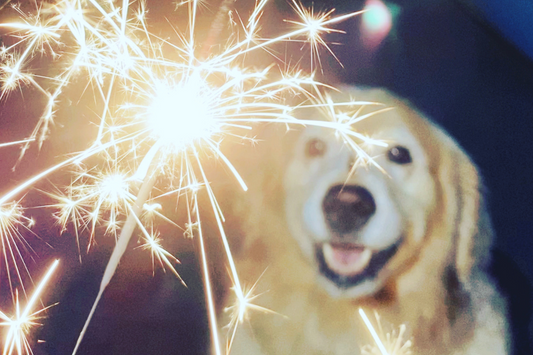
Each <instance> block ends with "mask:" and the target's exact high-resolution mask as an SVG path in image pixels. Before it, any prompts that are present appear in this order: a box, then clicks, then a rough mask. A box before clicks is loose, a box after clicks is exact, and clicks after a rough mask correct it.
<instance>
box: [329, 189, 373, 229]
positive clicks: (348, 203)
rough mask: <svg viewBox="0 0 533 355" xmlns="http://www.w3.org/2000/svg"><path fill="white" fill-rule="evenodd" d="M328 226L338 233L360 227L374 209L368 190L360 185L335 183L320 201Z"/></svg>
mask: <svg viewBox="0 0 533 355" xmlns="http://www.w3.org/2000/svg"><path fill="white" fill-rule="evenodd" d="M322 208H323V210H324V214H325V216H326V221H327V222H328V225H329V227H330V228H331V229H332V230H333V231H335V232H339V233H343V234H344V233H349V232H351V231H354V230H357V229H359V228H361V227H362V226H363V225H364V224H365V223H366V222H367V221H368V219H369V218H370V216H372V214H374V212H375V211H376V204H375V203H374V198H373V197H372V195H371V194H370V192H369V191H368V190H367V189H365V188H364V187H361V186H354V185H336V186H333V187H332V188H331V189H330V190H329V191H328V193H327V195H326V197H325V198H324V201H323V203H322Z"/></svg>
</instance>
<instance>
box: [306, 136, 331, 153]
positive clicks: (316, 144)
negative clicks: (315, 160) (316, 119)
mask: <svg viewBox="0 0 533 355" xmlns="http://www.w3.org/2000/svg"><path fill="white" fill-rule="evenodd" d="M325 152H326V143H324V142H323V141H321V140H320V139H318V138H314V139H311V140H310V141H309V142H307V149H306V150H305V154H306V155H307V156H308V157H319V156H322V155H324V153H325Z"/></svg>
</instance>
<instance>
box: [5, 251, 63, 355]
mask: <svg viewBox="0 0 533 355" xmlns="http://www.w3.org/2000/svg"><path fill="white" fill-rule="evenodd" d="M58 264H59V260H55V261H54V262H53V263H52V265H51V266H50V268H49V269H48V271H47V272H46V274H45V275H44V277H43V278H42V280H41V282H40V283H39V285H38V286H37V288H36V289H35V290H34V291H33V294H32V296H31V297H30V299H29V300H28V303H26V306H25V307H24V309H23V310H21V305H20V303H19V299H18V292H17V293H16V300H15V308H16V315H15V316H13V317H11V318H10V317H8V316H7V315H6V314H5V313H3V312H1V311H0V320H1V323H0V326H2V327H7V329H8V330H7V334H6V337H5V339H4V350H3V355H11V354H14V353H15V352H16V353H17V354H18V355H23V354H32V350H31V347H30V342H29V341H28V335H29V334H30V332H31V330H32V328H34V327H35V326H37V325H40V324H39V322H38V320H39V319H40V318H42V316H41V314H42V313H43V312H44V311H46V310H47V309H48V308H50V307H52V306H54V305H51V306H48V307H44V308H41V309H39V310H37V311H33V309H34V307H35V303H36V302H37V300H38V299H39V296H40V294H41V293H42V292H43V290H44V288H45V287H46V284H47V283H48V281H49V280H50V278H51V277H52V275H53V273H54V271H55V269H56V268H57V265H58ZM32 312H33V313H32Z"/></svg>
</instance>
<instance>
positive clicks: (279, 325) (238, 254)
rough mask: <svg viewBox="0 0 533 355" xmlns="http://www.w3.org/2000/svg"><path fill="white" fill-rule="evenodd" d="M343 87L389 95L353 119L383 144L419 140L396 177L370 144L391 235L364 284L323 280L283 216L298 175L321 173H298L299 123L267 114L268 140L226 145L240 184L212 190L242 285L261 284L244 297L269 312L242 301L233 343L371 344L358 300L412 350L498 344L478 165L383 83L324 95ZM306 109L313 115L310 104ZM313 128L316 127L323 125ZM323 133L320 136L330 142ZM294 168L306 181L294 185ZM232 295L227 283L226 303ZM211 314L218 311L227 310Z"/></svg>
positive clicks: (250, 350) (482, 350)
mask: <svg viewBox="0 0 533 355" xmlns="http://www.w3.org/2000/svg"><path fill="white" fill-rule="evenodd" d="M349 96H350V97H353V98H355V99H357V100H363V101H372V102H380V103H383V104H385V105H386V106H390V107H393V109H392V110H390V111H387V112H383V113H380V114H377V115H375V116H373V117H369V118H367V119H365V120H364V121H362V122H360V123H358V124H357V125H356V126H355V128H356V129H357V130H358V131H360V132H362V133H365V134H368V135H371V136H376V137H377V138H382V139H385V140H388V143H389V148H390V147H391V146H394V144H396V143H397V142H396V141H395V139H396V138H394V137H395V136H394V134H395V132H403V131H402V130H407V131H406V132H408V134H410V136H412V137H414V140H415V141H416V142H413V143H412V144H416V145H417V146H419V147H420V148H421V152H422V155H421V156H420V160H422V161H423V164H422V163H421V164H420V165H419V166H417V165H416V164H415V163H418V162H416V161H415V160H416V159H415V157H413V166H412V167H407V168H405V169H412V170H409V172H408V173H404V172H402V171H401V170H399V169H404V167H403V166H399V167H396V166H391V168H390V169H391V170H394V169H397V170H398V171H399V172H398V174H400V175H399V176H400V178H395V175H394V172H392V173H390V171H387V170H388V168H387V164H389V163H388V162H387V161H385V160H384V159H385V157H384V155H386V153H385V151H383V149H388V148H379V147H377V148H370V150H369V152H370V154H371V155H372V156H374V157H376V161H377V162H378V163H379V164H380V165H382V164H384V165H385V166H383V168H384V169H385V170H386V171H387V172H388V173H390V176H387V175H385V174H383V173H382V172H379V173H380V174H382V175H383V179H384V180H380V181H382V182H381V183H382V184H385V185H383V186H386V189H387V190H388V192H387V194H388V195H386V196H392V197H394V198H395V199H396V200H395V201H396V202H395V204H391V206H395V207H394V208H396V209H397V210H398V212H397V213H396V215H398V216H400V217H399V218H400V219H401V221H399V222H398V223H399V224H398V225H401V226H402V230H401V231H399V232H398V233H397V234H398V237H397V240H398V243H399V247H398V249H397V251H396V253H395V254H394V255H393V256H392V257H391V258H390V259H389V260H388V262H387V263H386V264H385V265H384V266H383V267H382V268H381V269H380V270H379V272H378V273H377V275H375V276H374V277H372V278H370V280H369V281H368V282H366V281H365V283H364V284H365V285H366V286H364V287H363V286H361V287H359V286H354V287H351V286H349V287H346V288H342V287H341V288H338V287H337V286H335V285H334V284H332V283H331V282H329V281H328V280H324V277H322V276H320V275H319V272H318V269H317V266H316V260H315V259H314V256H313V255H310V254H309V252H308V251H306V250H305V249H306V246H309V245H313V244H311V242H309V241H308V240H307V239H306V238H307V236H300V235H295V234H296V233H300V232H301V228H300V229H298V228H299V227H298V226H294V224H297V223H296V222H295V220H294V218H292V217H288V216H292V215H291V212H290V210H291V208H293V207H291V206H293V205H294V206H297V207H294V208H296V210H295V211H298V208H300V207H301V205H302V204H303V203H302V204H298V203H297V201H296V202H293V201H294V200H298V199H303V198H305V196H304V197H302V194H304V195H305V194H306V193H307V192H306V191H308V189H309V186H312V185H305V184H313V183H315V182H314V181H315V180H320V177H311V178H309V179H308V180H309V181H307V180H306V179H307V178H308V177H306V176H305V174H306V171H307V170H306V169H307V168H306V167H305V166H304V165H302V164H305V161H304V162H302V161H301V160H302V159H300V158H298V156H297V153H295V151H296V149H298V144H300V143H298V142H300V140H301V137H302V135H305V133H302V132H301V131H302V130H301V129H295V130H293V131H289V132H287V133H285V132H284V129H285V127H279V126H276V125H269V126H268V127H266V129H265V130H264V132H263V133H262V136H260V137H259V138H260V139H261V138H263V139H265V140H266V141H265V142H262V143H260V144H259V146H258V148H255V154H254V153H250V152H249V151H248V152H247V153H246V157H245V156H242V157H240V158H239V157H234V162H235V165H236V166H237V168H238V170H239V171H240V172H241V173H242V174H243V176H244V178H245V180H246V182H247V183H248V185H249V191H248V192H246V193H244V192H242V193H237V192H235V191H233V190H231V192H229V190H228V188H227V187H226V188H225V189H221V191H215V192H216V193H217V196H218V197H219V200H220V201H221V204H222V207H223V208H226V209H225V210H224V211H225V213H226V215H227V216H226V217H227V218H228V222H227V223H226V232H227V233H228V235H229V237H230V238H233V239H232V245H233V250H234V254H235V255H234V256H235V260H236V262H237V270H238V272H239V275H240V279H241V283H242V284H243V285H245V286H248V288H249V287H251V286H252V285H254V284H256V283H257V285H256V288H255V291H254V293H255V294H258V295H259V296H258V297H257V298H256V299H254V301H253V302H254V303H255V304H257V305H260V306H261V307H265V308H267V309H270V310H272V311H274V312H276V313H277V314H268V313H267V314H262V313H261V312H260V311H254V310H251V311H250V312H249V313H248V318H247V319H246V321H245V322H244V324H242V325H240V327H239V329H238V331H237V335H236V338H235V341H234V343H233V348H232V352H231V353H232V354H235V355H239V354H248V355H258V354H276V355H284V354H305V355H312V354H360V353H361V347H362V346H364V345H365V344H372V339H371V337H370V336H369V333H368V330H367V329H366V328H365V326H364V324H363V322H362V321H361V319H360V317H359V315H358V309H359V308H360V307H362V308H364V309H365V310H367V311H370V310H376V311H377V312H378V314H379V315H380V317H381V319H382V321H383V322H384V324H389V325H391V327H392V325H394V328H396V327H397V326H399V325H400V324H406V325H407V329H408V332H409V334H410V339H411V340H412V341H413V343H414V345H413V348H412V350H413V353H414V354H424V355H431V354H435V355H445V354H464V355H467V354H468V355H474V354H476V355H479V354H483V355H491V354H494V355H495V354H506V353H507V352H506V351H507V350H506V349H507V348H508V346H507V344H506V339H507V337H506V331H507V330H506V328H507V326H506V320H505V306H504V302H503V300H502V299H501V297H500V296H499V294H498V292H497V291H496V290H495V288H494V287H493V286H492V284H491V282H490V280H489V278H488V276H487V275H486V274H485V273H484V268H485V266H486V264H487V261H488V253H489V247H490V243H491V239H492V229H491V225H490V220H489V218H488V215H487V211H486V209H485V205H484V202H483V196H482V193H481V192H480V191H481V184H480V177H479V174H478V172H477V169H476V167H475V166H474V165H473V163H472V162H471V161H470V159H469V158H468V156H467V155H466V154H465V153H464V152H463V151H462V150H461V148H460V147H459V146H458V145H457V143H455V142H454V141H453V140H452V139H451V138H450V137H449V136H448V135H447V134H446V133H445V132H444V131H443V130H442V129H440V128H439V127H437V126H436V125H434V124H433V123H431V122H430V121H428V120H427V119H426V118H425V117H424V116H423V115H421V114H420V113H419V112H417V111H416V110H414V109H413V108H411V107H410V106H409V105H408V104H406V103H405V102H403V101H401V100H399V99H398V98H396V97H395V96H393V95H391V94H390V93H388V92H385V91H383V90H358V89H354V88H345V89H344V90H343V93H342V94H337V96H336V97H334V100H346V99H348V97H349ZM378 108H379V107H378ZM365 110H366V111H363V112H370V111H372V110H376V107H375V106H368V107H366V108H365ZM311 115H315V116H316V117H318V116H319V112H318V111H315V112H314V113H311ZM306 118H311V117H306ZM304 131H305V130H304ZM317 132H318V133H317ZM323 132H324V131H323V130H316V132H315V133H314V134H315V135H316V134H324V135H327V134H326V133H323ZM332 137H334V136H327V137H325V138H324V140H325V141H326V142H327V143H328V144H329V143H330V142H331V143H332V144H333V140H334V138H332ZM391 137H392V138H391ZM396 137H400V138H399V139H400V140H401V139H402V138H401V137H403V136H401V135H396ZM280 140H282V141H283V143H279V142H280ZM400 143H401V142H400ZM334 144H337V143H334ZM380 149H381V150H380ZM343 154H345V155H346V153H343ZM413 154H415V152H413ZM258 155H259V157H258ZM296 160H298V161H296ZM328 161H331V159H328ZM360 169H362V170H360ZM374 170H375V171H377V169H376V168H375V167H368V168H366V169H365V168H364V167H358V168H357V170H356V171H355V173H354V174H353V175H351V176H349V170H348V168H347V169H346V171H345V172H344V173H343V174H344V175H342V176H343V177H342V178H336V179H337V180H338V181H339V182H340V183H343V181H342V180H344V182H345V183H347V184H348V183H350V182H351V181H352V180H353V181H356V182H357V179H359V177H358V174H361V176H364V175H365V174H374V175H372V176H373V177H372V179H375V176H378V175H375V172H373V171H374ZM316 171H318V173H316V172H315V174H322V171H321V170H316ZM339 176H340V175H339ZM315 178H316V179H315ZM302 179H303V180H306V182H302V183H301V186H300V181H301V180H302ZM339 179H340V180H339ZM378 179H381V178H379V177H378ZM398 179H399V180H398ZM237 194H238V195H237ZM392 197H391V198H392ZM288 199H290V200H288ZM298 206H300V207H298ZM302 208H303V207H302ZM378 208H380V207H379V205H378ZM287 211H289V212H287ZM296 215H297V214H296ZM302 223H303V222H302ZM379 228H381V227H379ZM393 232H394V231H393ZM391 233H392V232H391ZM394 233H395V232H394ZM391 235H393V236H394V235H395V234H391ZM238 236H240V238H239V237H238ZM369 243H370V244H372V242H369ZM358 287H359V288H360V289H358ZM352 289H353V290H352ZM337 291H338V292H337ZM233 301H234V297H233V295H231V294H228V295H227V296H226V298H225V304H226V306H228V305H230V304H232V302H233ZM367 313H368V314H372V312H367ZM221 320H222V321H223V322H227V321H228V318H227V314H222V315H221ZM391 329H392V328H391Z"/></svg>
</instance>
